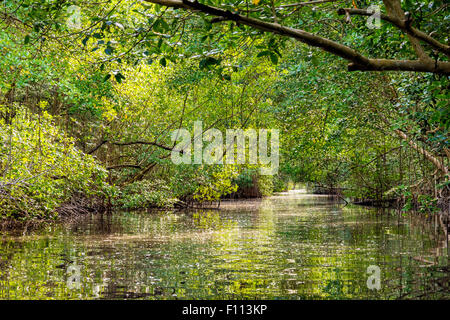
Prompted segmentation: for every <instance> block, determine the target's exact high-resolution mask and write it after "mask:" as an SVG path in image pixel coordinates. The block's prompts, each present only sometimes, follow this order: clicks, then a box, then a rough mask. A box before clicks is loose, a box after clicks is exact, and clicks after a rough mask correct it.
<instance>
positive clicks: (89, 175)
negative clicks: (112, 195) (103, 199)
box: [0, 101, 109, 219]
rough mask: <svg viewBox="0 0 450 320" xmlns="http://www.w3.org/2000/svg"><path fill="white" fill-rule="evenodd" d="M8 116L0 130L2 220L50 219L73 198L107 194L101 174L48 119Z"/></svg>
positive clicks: (19, 113)
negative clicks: (6, 121)
mask: <svg viewBox="0 0 450 320" xmlns="http://www.w3.org/2000/svg"><path fill="white" fill-rule="evenodd" d="M45 105H46V103H45V102H44V101H42V102H41V104H40V106H41V107H42V108H44V107H45ZM2 110H3V111H4V110H5V106H2ZM14 113H15V116H14V118H13V119H12V121H11V124H8V125H6V124H5V122H4V121H3V122H2V123H1V126H0V137H1V145H0V172H1V173H2V175H1V176H0V207H1V215H0V216H1V217H2V218H8V217H14V218H16V219H28V218H52V217H55V214H56V211H55V209H57V208H58V207H59V206H61V205H62V204H63V203H64V202H66V201H69V200H70V198H71V197H72V196H73V195H74V194H77V193H82V194H84V195H85V196H106V195H107V193H108V192H109V187H108V185H107V184H106V183H105V181H106V177H107V173H106V170H105V169H103V168H102V167H101V166H100V165H98V164H97V163H96V161H95V160H94V158H93V157H91V156H89V155H86V154H84V153H83V152H81V151H80V150H79V149H77V148H76V147H75V145H74V139H73V138H71V137H69V136H67V134H65V133H64V132H63V131H61V130H60V129H59V128H58V127H57V126H55V124H54V122H53V118H52V116H51V115H49V114H48V113H47V112H46V111H45V110H42V111H41V113H40V114H38V115H35V114H30V113H27V112H26V110H25V108H23V107H22V106H16V107H15V110H14Z"/></svg>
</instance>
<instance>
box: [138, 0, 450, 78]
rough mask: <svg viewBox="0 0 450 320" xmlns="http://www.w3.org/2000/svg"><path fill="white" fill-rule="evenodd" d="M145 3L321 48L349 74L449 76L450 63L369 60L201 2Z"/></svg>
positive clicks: (303, 33)
mask: <svg viewBox="0 0 450 320" xmlns="http://www.w3.org/2000/svg"><path fill="white" fill-rule="evenodd" d="M145 1H146V2H150V3H155V4H159V5H162V6H167V7H172V8H180V9H184V10H189V11H197V12H202V13H205V14H209V15H213V16H216V17H221V18H224V19H226V20H231V21H235V22H236V23H240V24H243V25H247V26H250V27H253V28H255V29H258V30H261V31H265V32H271V33H275V34H279V35H282V36H287V37H291V38H293V39H296V40H298V41H301V42H303V43H305V44H307V45H310V46H313V47H318V48H320V49H322V50H324V51H326V52H329V53H331V54H333V55H336V56H339V57H341V58H344V59H345V60H347V61H350V62H351V63H350V64H349V67H348V70H349V71H354V70H360V71H384V70H395V71H419V72H432V73H439V74H446V75H449V74H450V63H449V62H434V61H432V60H430V61H422V60H387V59H369V58H367V57H364V56H363V55H361V54H360V53H358V52H357V51H355V50H354V49H352V48H350V47H347V46H345V45H342V44H340V43H337V42H334V41H332V40H329V39H326V38H323V37H321V36H318V35H315V34H312V33H309V32H306V31H304V30H301V29H294V28H289V27H285V26H282V25H279V24H276V23H270V22H265V21H262V20H258V19H255V18H251V17H246V16H242V15H239V14H236V13H232V12H230V11H228V10H224V9H220V8H216V7H212V6H208V5H204V4H201V3H199V2H191V1H188V0H145Z"/></svg>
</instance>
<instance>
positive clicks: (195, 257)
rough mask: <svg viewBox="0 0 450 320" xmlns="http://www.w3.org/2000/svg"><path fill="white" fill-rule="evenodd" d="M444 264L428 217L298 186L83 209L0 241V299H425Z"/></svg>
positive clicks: (445, 271) (443, 281)
mask: <svg viewBox="0 0 450 320" xmlns="http://www.w3.org/2000/svg"><path fill="white" fill-rule="evenodd" d="M371 266H372V267H371ZM369 267H371V268H369ZM368 268H369V271H371V270H372V271H371V272H369V273H368ZM374 268H375V269H377V268H379V271H380V277H379V278H380V289H376V288H372V289H370V288H369V287H368V284H367V282H368V279H369V277H370V276H371V275H372V276H373V275H374V273H372V272H373V270H375V269H374ZM449 276H450V271H449V250H448V241H446V239H445V238H444V236H443V234H442V233H439V229H437V228H435V227H434V226H433V225H432V224H431V223H426V222H424V221H423V219H417V218H414V217H412V216H410V215H406V216H405V215H401V214H398V213H397V212H394V211H392V212H389V211H384V212H380V211H377V210H376V209H372V208H365V207H357V206H344V205H343V204H341V203H337V202H334V201H332V199H330V198H329V197H327V196H315V195H309V194H305V193H303V192H301V191H290V192H288V193H285V194H279V195H277V196H273V197H270V198H267V199H263V200H250V201H233V202H225V203H223V204H222V206H221V209H220V210H190V211H181V212H179V211H178V212H173V211H170V212H169V211H166V212H164V211H155V212H153V211H152V212H115V213H113V214H112V215H93V216H86V217H83V218H81V219H77V220H76V221H74V222H69V223H68V222H65V223H54V224H51V225H48V226H45V227H42V228H39V229H37V230H33V231H27V232H23V233H21V234H20V235H18V234H17V232H11V231H8V232H7V231H3V232H2V234H1V242H0V299H23V298H28V299H94V298H95V299H105V298H106V299H123V298H128V299H136V298H140V299H366V298H371V299H398V298H403V299H408V298H422V299H424V298H425V299H427V298H429V299H431V298H450V292H449V281H450V280H449ZM369 282H370V281H369ZM370 283H375V282H370Z"/></svg>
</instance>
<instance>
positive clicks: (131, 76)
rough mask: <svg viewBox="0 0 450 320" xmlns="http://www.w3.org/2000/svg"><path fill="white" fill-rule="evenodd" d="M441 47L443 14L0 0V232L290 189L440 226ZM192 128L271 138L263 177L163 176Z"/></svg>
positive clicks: (287, 3)
mask: <svg viewBox="0 0 450 320" xmlns="http://www.w3.org/2000/svg"><path fill="white" fill-rule="evenodd" d="M300 1H302V0H300ZM449 31H450V10H449V4H448V3H447V2H446V1H444V0H433V1H428V0H421V1H412V0H404V1H400V0H384V1H369V0H312V1H304V2H297V1H296V0H227V1H220V0H201V1H197V0H194V1H191V0H145V1H124V0H98V1H82V0H40V1H29V0H17V1H14V0H7V1H1V9H0V137H1V143H0V217H1V219H2V220H5V221H11V220H12V221H28V220H48V219H50V220H51V219H57V218H58V217H60V216H67V215H76V214H80V213H87V212H99V211H104V210H111V209H142V208H188V207H198V206H209V205H213V204H214V205H216V204H217V203H218V202H219V201H220V200H221V199H240V198H248V197H264V196H268V195H271V194H273V193H274V192H281V191H286V190H288V189H292V188H293V186H294V185H295V184H296V183H299V182H301V183H304V184H306V185H307V186H308V188H309V189H311V190H313V191H314V192H316V193H327V194H330V193H331V194H334V195H336V196H337V197H339V198H341V199H343V201H345V202H353V203H362V204H370V205H375V206H376V205H378V206H386V205H387V206H396V207H397V208H399V209H402V210H403V211H405V212H406V211H415V212H418V213H419V214H420V215H423V216H424V217H431V216H434V215H436V214H439V215H443V216H444V218H442V219H444V221H445V215H447V216H448V214H449V210H450V209H449V197H450V180H449V170H448V163H449V155H450V151H449V143H450V142H449V139H448V138H449V125H450V112H449V111H450V107H449V101H450V99H449V98H450V93H449V90H448V89H449V85H450V82H449V75H450V62H449V57H450V46H449V45H448V42H449V34H450V32H449ZM196 121H201V122H202V123H203V128H215V129H217V130H218V131H219V133H220V132H221V133H223V134H225V131H226V130H228V129H236V130H238V129H241V130H244V131H245V130H251V129H254V130H259V129H269V130H270V129H277V130H279V140H280V141H279V168H278V170H277V172H276V174H273V175H265V174H261V170H259V169H260V168H261V166H264V165H263V164H262V163H261V162H260V161H258V162H255V163H243V164H237V165H235V164H228V163H222V164H209V163H194V164H185V163H181V164H175V163H174V162H173V161H172V160H171V152H172V151H173V150H174V148H175V145H176V143H175V142H174V141H173V139H171V133H172V132H173V130H177V129H180V128H186V130H188V131H189V132H193V130H194V123H195V122H196ZM224 136H225V135H224ZM245 148H246V149H247V151H248V152H249V151H251V146H246V147H245ZM272 151H273V150H272ZM447 220H448V219H447Z"/></svg>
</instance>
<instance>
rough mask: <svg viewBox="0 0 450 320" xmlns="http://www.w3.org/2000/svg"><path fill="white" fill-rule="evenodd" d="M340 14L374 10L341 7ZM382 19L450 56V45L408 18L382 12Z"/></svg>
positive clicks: (360, 14) (361, 14)
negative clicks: (404, 18)
mask: <svg viewBox="0 0 450 320" xmlns="http://www.w3.org/2000/svg"><path fill="white" fill-rule="evenodd" d="M338 14H339V15H344V14H350V15H359V16H371V15H373V12H370V11H367V10H365V9H353V8H341V9H339V10H338ZM380 19H381V20H384V21H387V22H389V23H391V24H392V25H394V26H396V27H397V28H399V29H400V30H402V31H404V32H406V33H407V34H409V35H411V36H413V37H414V38H417V39H419V40H422V41H424V42H426V43H427V44H429V45H430V46H432V47H433V48H434V49H436V50H438V51H440V52H442V53H444V54H445V55H447V56H449V57H450V46H448V45H445V44H443V43H441V42H439V41H437V40H436V39H434V38H433V37H431V36H429V35H427V34H426V33H425V32H422V31H420V30H418V29H416V28H414V27H411V25H410V24H408V23H406V21H407V20H400V19H397V18H394V17H392V16H389V15H386V14H380Z"/></svg>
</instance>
